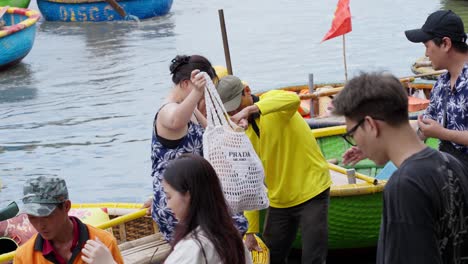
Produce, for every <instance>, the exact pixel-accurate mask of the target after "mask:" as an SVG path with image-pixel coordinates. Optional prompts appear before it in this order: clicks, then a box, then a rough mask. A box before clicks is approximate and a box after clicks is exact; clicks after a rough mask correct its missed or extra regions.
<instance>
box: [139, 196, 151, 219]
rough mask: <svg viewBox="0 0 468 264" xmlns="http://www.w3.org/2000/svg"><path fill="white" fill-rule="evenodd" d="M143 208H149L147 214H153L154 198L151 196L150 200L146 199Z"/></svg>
mask: <svg viewBox="0 0 468 264" xmlns="http://www.w3.org/2000/svg"><path fill="white" fill-rule="evenodd" d="M143 208H148V209H147V210H146V215H151V213H152V212H153V198H151V197H150V198H149V199H148V200H146V202H145V203H144V204H143V207H141V209H143Z"/></svg>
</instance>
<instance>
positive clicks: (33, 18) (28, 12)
mask: <svg viewBox="0 0 468 264" xmlns="http://www.w3.org/2000/svg"><path fill="white" fill-rule="evenodd" d="M7 13H8V14H16V15H22V16H26V17H28V18H27V19H26V20H23V21H21V22H19V23H18V24H14V25H13V26H10V27H8V28H6V29H0V38H2V37H6V36H8V35H12V34H14V33H16V32H18V31H21V30H24V29H26V28H28V27H32V26H34V25H35V24H36V22H37V21H38V20H39V18H40V17H41V14H40V13H39V12H38V11H36V10H33V9H28V8H20V7H10V8H8V9H7Z"/></svg>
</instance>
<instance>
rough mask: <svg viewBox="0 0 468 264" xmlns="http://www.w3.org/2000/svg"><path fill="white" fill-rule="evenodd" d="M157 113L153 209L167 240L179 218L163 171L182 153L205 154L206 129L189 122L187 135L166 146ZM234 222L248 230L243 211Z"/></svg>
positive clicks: (152, 155) (153, 157) (154, 140)
mask: <svg viewBox="0 0 468 264" xmlns="http://www.w3.org/2000/svg"><path fill="white" fill-rule="evenodd" d="M157 116H158V114H156V116H155V118H154V123H153V136H152V143H151V161H152V172H151V176H152V177H153V194H154V196H153V208H152V209H153V210H152V215H151V216H152V218H153V219H154V220H155V221H156V223H157V224H158V226H159V230H160V232H161V233H162V234H163V235H164V238H165V239H166V240H167V241H170V240H171V239H172V234H173V232H174V228H175V225H176V223H177V220H176V219H175V217H174V215H173V214H172V212H171V211H170V209H169V208H167V202H166V195H165V193H164V190H163V186H162V180H163V172H164V170H165V169H166V167H167V164H168V163H169V162H170V161H171V160H173V159H175V158H177V157H179V156H180V155H182V154H186V153H190V154H198V155H200V156H203V142H202V140H203V132H204V129H203V127H202V126H201V125H199V124H196V123H194V122H192V121H190V122H189V123H188V131H187V135H186V136H185V137H184V138H183V139H182V140H181V141H180V144H179V145H178V146H177V147H176V148H173V149H171V148H167V147H165V146H164V145H163V144H162V143H161V142H160V141H159V139H158V136H157V135H156V131H155V129H154V128H155V127H156V118H157ZM232 218H233V220H234V224H235V226H236V228H237V229H238V230H239V232H240V233H241V234H244V233H245V232H246V231H247V227H248V224H247V219H246V218H245V217H244V215H243V214H242V213H240V214H236V215H234V216H233V217H232Z"/></svg>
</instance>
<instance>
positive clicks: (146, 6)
mask: <svg viewBox="0 0 468 264" xmlns="http://www.w3.org/2000/svg"><path fill="white" fill-rule="evenodd" d="M172 2H173V0H120V1H118V4H119V5H120V6H121V7H122V8H123V9H124V10H125V12H126V13H127V14H129V15H133V16H136V17H138V18H139V19H147V18H151V17H156V16H164V15H166V14H167V13H169V11H170V9H171V7H172ZM37 5H38V7H39V9H40V10H41V13H42V15H43V16H44V18H45V19H46V20H48V21H63V22H100V21H115V20H124V17H122V16H120V15H119V14H118V13H117V12H116V11H115V10H114V9H113V8H112V7H111V6H110V5H109V3H107V2H106V1H105V0H37Z"/></svg>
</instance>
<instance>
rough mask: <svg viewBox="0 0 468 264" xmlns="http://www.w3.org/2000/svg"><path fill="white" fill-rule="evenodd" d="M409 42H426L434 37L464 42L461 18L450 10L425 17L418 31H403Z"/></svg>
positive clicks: (464, 35) (463, 28) (464, 36)
mask: <svg viewBox="0 0 468 264" xmlns="http://www.w3.org/2000/svg"><path fill="white" fill-rule="evenodd" d="M405 35H406V38H407V39H408V40H409V41H411V42H426V41H428V40H431V39H434V38H436V37H439V38H443V37H449V38H450V39H451V40H452V41H453V42H465V41H466V34H465V27H464V25H463V21H462V20H461V18H460V17H459V16H458V15H457V14H455V13H453V12H452V11H451V10H439V11H436V12H434V13H432V14H430V15H429V17H427V20H426V23H424V25H423V26H422V28H420V29H413V30H407V31H405Z"/></svg>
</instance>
